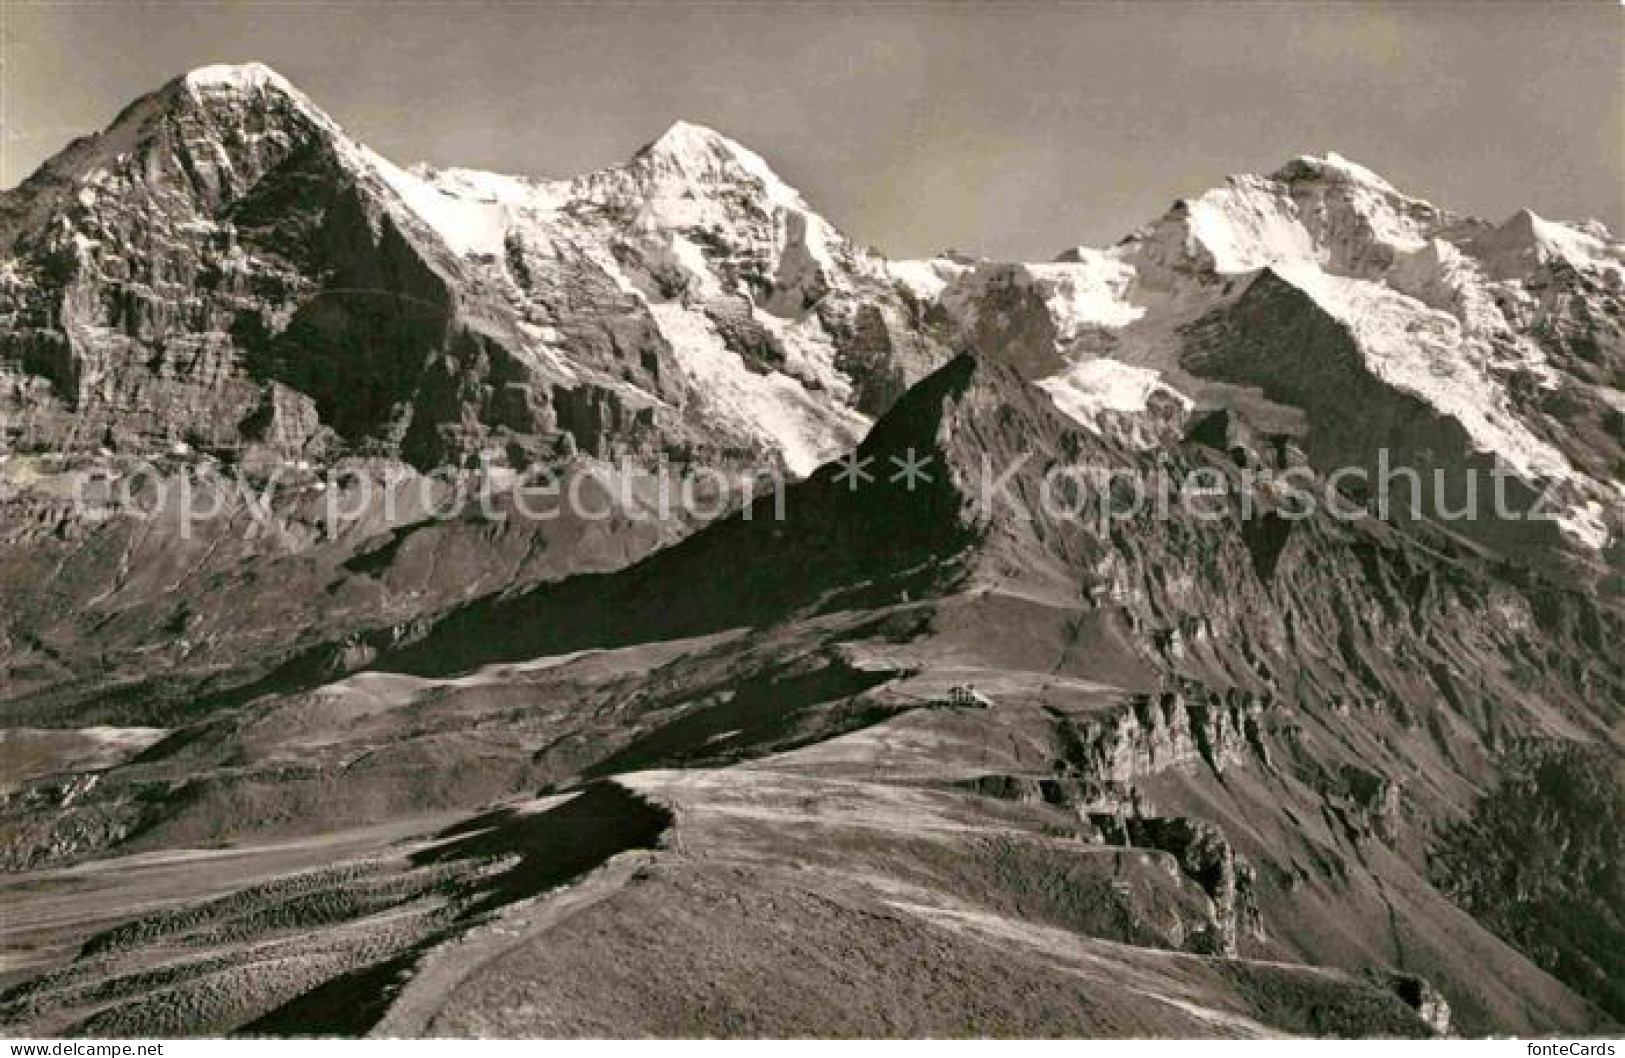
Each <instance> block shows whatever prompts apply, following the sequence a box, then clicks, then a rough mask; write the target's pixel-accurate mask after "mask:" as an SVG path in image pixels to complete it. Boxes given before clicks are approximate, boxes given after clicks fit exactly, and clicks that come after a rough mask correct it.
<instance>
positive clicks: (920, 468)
mask: <svg viewBox="0 0 1625 1058" xmlns="http://www.w3.org/2000/svg"><path fill="white" fill-rule="evenodd" d="M891 461H892V463H893V464H894V465H895V466H896V467H897V473H895V474H893V475H892V476H891V480H892V481H894V482H896V481H901V482H903V485H904V486H905V487H906V488H907V489H908V491H910V492H913V491H914V486H915V485H916V484H919V483H922V482H923V483H924V484H927V485H929V484H930V483H931V475H930V474H927V473H926V472H925V468H926V467H928V466H930V465H931V457H930V456H924V457H920V456H916V455H915V454H914V449H912V448H910V449H909V450H908V454H907V455H906V456H892V457H891Z"/></svg>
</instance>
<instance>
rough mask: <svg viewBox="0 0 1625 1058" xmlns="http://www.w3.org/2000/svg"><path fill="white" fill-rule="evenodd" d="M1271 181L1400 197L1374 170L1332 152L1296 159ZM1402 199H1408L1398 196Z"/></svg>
mask: <svg viewBox="0 0 1625 1058" xmlns="http://www.w3.org/2000/svg"><path fill="white" fill-rule="evenodd" d="M1271 178H1272V179H1275V180H1279V181H1281V182H1282V183H1293V182H1296V181H1305V180H1324V181H1327V182H1329V183H1355V184H1363V185H1365V186H1366V187H1370V188H1373V189H1375V190H1378V191H1384V192H1387V193H1388V194H1392V195H1401V194H1402V193H1401V192H1400V191H1399V190H1398V189H1397V188H1395V187H1394V185H1393V184H1391V183H1389V182H1388V180H1387V179H1386V178H1384V177H1383V176H1381V175H1380V174H1378V173H1377V172H1375V171H1374V170H1372V169H1369V168H1367V167H1366V166H1363V165H1361V164H1360V163H1359V162H1356V161H1354V160H1353V159H1351V158H1347V157H1345V156H1343V155H1341V154H1338V153H1337V152H1336V151H1327V152H1326V153H1325V155H1323V156H1318V157H1317V156H1316V155H1313V154H1305V155H1300V156H1299V157H1297V158H1294V159H1293V160H1292V161H1290V162H1288V163H1287V164H1286V165H1284V166H1282V167H1281V168H1280V169H1277V170H1276V171H1275V172H1274V173H1273V174H1271ZM1402 197H1408V196H1403V195H1402Z"/></svg>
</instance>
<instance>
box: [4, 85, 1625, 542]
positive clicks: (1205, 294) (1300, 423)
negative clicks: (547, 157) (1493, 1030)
mask: <svg viewBox="0 0 1625 1058" xmlns="http://www.w3.org/2000/svg"><path fill="white" fill-rule="evenodd" d="M0 254H3V255H4V260H3V261H0V313H3V314H4V317H5V318H6V319H7V320H8V321H10V326H9V327H8V328H7V330H6V332H5V334H4V336H3V338H0V342H3V345H0V373H3V375H4V381H5V387H4V390H3V392H0V410H4V411H7V412H10V413H12V414H11V415H8V419H14V418H18V417H20V416H21V414H22V413H23V412H25V411H26V413H27V415H28V417H29V419H30V422H31V423H32V427H31V428H32V429H33V430H34V431H35V435H34V443H39V444H53V445H57V446H64V447H69V448H73V447H75V446H78V447H98V446H100V447H107V446H109V445H111V446H112V447H119V446H122V447H123V448H125V449H127V450H142V449H143V448H157V447H162V448H163V449H164V450H168V449H169V448H171V447H172V446H173V445H174V444H175V443H176V442H177V441H181V440H187V441H188V443H191V444H194V445H196V446H197V447H200V448H203V449H209V448H211V447H212V448H232V449H237V450H247V451H251V452H258V453H261V454H264V455H266V456H267V457H268V458H292V457H297V458H300V459H314V460H317V461H320V460H325V459H332V458H337V457H338V456H340V455H342V454H344V453H346V452H356V451H371V452H384V453H387V454H391V455H394V456H398V457H399V458H402V459H405V460H407V461H409V462H412V463H414V464H416V465H418V466H420V467H428V466H433V465H438V464H442V463H447V462H464V461H467V460H469V459H476V458H477V459H483V460H490V459H498V460H501V461H506V462H512V463H519V464H528V463H531V462H535V461H538V460H540V461H547V460H555V459H561V458H577V457H578V456H583V455H584V456H587V457H594V458H607V457H612V456H615V455H617V454H630V455H634V456H636V457H639V458H672V457H675V458H680V459H689V460H707V461H716V460H722V461H724V462H732V463H737V464H759V463H761V462H763V461H768V462H776V463H778V464H780V465H783V466H786V467H788V468H789V469H791V470H792V471H795V472H797V473H802V474H804V473H807V472H809V471H810V470H811V469H813V468H814V467H815V466H817V465H818V464H819V463H820V462H822V461H825V460H827V459H830V458H833V457H834V456H836V455H838V454H839V453H841V452H842V451H844V450H846V449H847V448H849V447H850V446H851V445H853V444H854V443H855V442H856V441H857V440H858V439H859V438H860V437H861V436H862V434H863V433H864V431H865V430H866V429H867V427H868V425H869V423H870V422H871V421H872V420H873V418H874V416H876V415H878V414H879V413H881V412H883V411H884V410H885V409H886V408H887V407H889V406H890V404H891V403H892V401H894V400H895V399H896V398H897V397H898V396H899V395H900V394H901V393H902V392H903V391H904V390H906V389H907V388H908V386H909V385H910V384H912V383H913V382H914V381H916V380H917V379H919V378H921V377H923V376H924V375H925V374H926V373H928V372H929V371H930V370H931V369H933V368H934V367H936V366H937V365H939V364H941V363H943V362H945V361H946V359H947V358H948V357H949V356H950V355H952V353H953V352H955V351H958V350H961V349H970V350H973V351H975V352H977V353H978V354H979V355H982V356H984V357H990V358H994V359H998V360H1001V361H1003V362H1006V363H1010V364H1013V365H1015V366H1016V367H1018V368H1019V369H1020V370H1021V371H1022V372H1023V374H1025V375H1026V376H1027V377H1029V378H1032V379H1036V380H1039V381H1040V382H1041V384H1042V385H1043V386H1044V387H1045V388H1046V389H1047V390H1049V392H1050V393H1051V395H1052V397H1053V399H1054V400H1055V401H1056V403H1057V405H1058V406H1059V407H1061V408H1062V409H1063V410H1064V411H1066V412H1067V413H1068V414H1069V415H1071V416H1073V417H1074V418H1075V419H1077V420H1079V421H1081V422H1082V423H1083V424H1084V425H1085V426H1087V427H1089V428H1090V429H1094V430H1097V431H1098V430H1106V431H1112V432H1124V434H1125V436H1129V437H1132V438H1134V439H1135V440H1136V443H1141V444H1151V443H1157V441H1158V439H1159V438H1161V439H1166V438H1167V437H1169V436H1172V435H1177V432H1178V430H1179V429H1180V424H1181V423H1182V422H1184V421H1185V419H1186V418H1187V417H1188V416H1189V415H1190V414H1192V413H1193V412H1194V411H1196V410H1199V409H1202V408H1206V407H1212V406H1223V407H1228V408H1231V409H1233V410H1237V411H1241V412H1244V413H1245V412H1248V411H1251V412H1254V413H1257V412H1258V411H1259V410H1260V409H1262V411H1263V413H1264V416H1265V418H1267V419H1270V421H1272V422H1275V421H1286V420H1291V421H1293V422H1296V423H1297V425H1296V426H1295V427H1293V429H1294V431H1295V436H1296V437H1297V443H1299V444H1300V446H1301V447H1302V448H1303V449H1304V450H1305V451H1306V453H1307V455H1308V458H1309V459H1310V460H1311V462H1313V463H1314V464H1315V465H1316V466H1318V467H1320V468H1321V469H1323V470H1326V469H1331V468H1332V467H1333V466H1335V465H1344V464H1347V463H1349V462H1355V463H1363V462H1366V461H1368V460H1369V459H1370V458H1371V457H1372V454H1373V452H1374V451H1375V450H1377V449H1379V448H1380V449H1387V450H1388V451H1389V452H1390V453H1391V454H1393V455H1394V456H1395V457H1398V458H1400V459H1401V461H1402V460H1403V459H1410V460H1413V461H1419V462H1420V464H1421V465H1422V468H1423V469H1430V468H1435V467H1453V466H1463V465H1476V464H1477V463H1479V462H1484V461H1490V462H1491V463H1499V464H1501V465H1504V466H1506V467H1508V468H1510V469H1511V470H1512V471H1514V472H1515V473H1516V474H1517V475H1518V477H1519V478H1520V479H1521V480H1522V481H1524V482H1525V483H1527V485H1528V486H1529V487H1530V488H1531V489H1533V490H1540V491H1545V492H1549V493H1551V495H1552V508H1553V510H1554V512H1555V516H1556V518H1557V523H1558V525H1559V526H1560V528H1561V530H1562V532H1563V534H1564V536H1565V537H1566V538H1567V540H1568V541H1569V543H1570V544H1574V545H1579V546H1582V547H1583V548H1585V549H1588V550H1590V549H1597V548H1602V547H1604V546H1605V545H1606V544H1607V542H1608V541H1609V540H1610V539H1611V538H1612V537H1613V536H1614V535H1617V533H1618V532H1619V528H1620V524H1621V515H1620V512H1621V501H1622V497H1625V485H1622V484H1621V474H1622V468H1625V396H1622V394H1621V390H1620V386H1621V383H1622V380H1625V340H1622V333H1625V247H1622V245H1621V243H1620V242H1619V241H1618V240H1617V239H1615V238H1613V236H1611V235H1610V234H1609V233H1608V232H1607V231H1606V230H1605V229H1603V228H1602V227H1601V226H1600V225H1596V224H1594V223H1593V224H1586V225H1568V224H1561V223H1557V222H1554V221H1549V220H1546V219H1543V218H1541V217H1539V216H1536V215H1535V214H1533V213H1530V212H1528V211H1522V212H1519V213H1518V214H1516V215H1514V216H1513V217H1511V218H1510V219H1508V220H1507V221H1505V222H1504V223H1502V224H1499V225H1497V224H1493V223H1489V222H1486V221H1482V220H1477V219H1474V218H1470V217H1464V216H1460V215H1457V214H1454V213H1451V212H1449V211H1447V210H1444V209H1441V208H1439V207H1436V206H1434V205H1432V204H1430V203H1428V202H1426V201H1423V200H1421V199H1418V198H1413V197H1410V196H1408V195H1406V194H1405V193H1403V192H1401V191H1399V190H1397V189H1396V188H1395V187H1394V186H1392V185H1391V184H1390V183H1388V182H1387V181H1386V180H1384V179H1383V178H1382V177H1380V176H1378V175H1377V174H1375V173H1374V172H1372V171H1371V170H1369V169H1367V168H1365V167H1363V166H1361V165H1358V164H1356V163H1354V162H1352V161H1350V160H1348V159H1346V158H1343V157H1341V156H1340V155H1337V154H1335V153H1328V154H1327V155H1325V156H1324V157H1313V156H1306V157H1302V158H1298V159H1295V160H1293V161H1291V162H1289V163H1288V164H1286V165H1285V166H1283V167H1281V168H1280V169H1278V170H1276V171H1274V172H1273V173H1270V174H1268V175H1263V176H1257V175H1246V176H1236V177H1231V178H1230V179H1229V180H1228V181H1227V182H1226V183H1225V184H1224V185H1223V186H1220V187H1217V188H1214V189H1212V190H1208V191H1206V192H1203V193H1201V194H1198V195H1195V196H1193V197H1191V198H1188V199H1183V200H1181V201H1179V202H1177V203H1175V204H1174V206H1173V207H1172V208H1171V209H1170V210H1169V211H1168V212H1167V213H1166V214H1164V215H1163V216H1162V217H1160V218H1158V219H1156V220H1154V221H1153V222H1151V223H1150V224H1148V225H1146V226H1144V227H1142V228H1140V229H1138V230H1136V231H1134V232H1133V233H1132V234H1131V235H1129V236H1128V237H1127V238H1125V239H1124V240H1122V241H1121V242H1120V243H1118V244H1117V245H1115V246H1113V247H1110V248H1108V249H1091V248H1086V247H1079V248H1074V249H1070V250H1067V251H1065V252H1064V253H1062V254H1060V255H1059V256H1058V257H1057V259H1056V260H1054V261H1051V262H1045V263H1013V262H996V261H986V260H975V259H970V258H965V257H963V256H944V257H941V258H937V259H934V260H930V261H906V262H888V261H886V260H884V259H883V258H882V257H880V256H879V255H878V254H876V253H875V252H873V251H872V250H869V249H867V248H865V247H863V246H861V245H859V244H857V243H854V242H853V241H852V240H850V239H848V238H847V237H845V236H844V235H842V234H841V233H840V232H839V231H838V230H837V229H836V228H835V227H834V226H833V225H832V224H830V222H829V221H828V220H826V219H825V218H823V217H822V216H820V215H819V214H818V213H817V212H816V211H815V210H814V209H813V208H812V207H811V206H810V205H809V204H808V203H807V202H806V201H805V199H804V198H803V197H802V195H801V194H800V193H799V192H797V191H796V190H795V189H794V188H792V187H790V186H789V185H787V184H786V183H785V182H784V181H783V180H781V179H780V178H779V177H778V176H777V175H776V174H775V173H774V172H773V170H772V169H771V167H770V166H769V164H768V163H767V162H765V161H764V160H763V159H762V158H761V157H759V156H758V155H756V154H755V153H754V152H752V151H750V150H749V149H748V148H746V147H744V146H742V145H740V144H738V143H735V142H733V141H732V140H729V139H728V138H727V137H725V136H723V135H721V134H719V133H717V132H715V131H712V130H710V129H707V128H705V127H703V126H700V125H695V124H690V123H687V122H678V123H676V124H674V125H672V126H671V127H670V128H669V129H668V130H666V131H665V132H664V133H663V134H662V135H661V136H659V137H658V138H657V139H655V140H654V141H653V142H652V143H650V144H649V145H648V146H646V147H644V148H643V149H642V150H640V151H638V152H637V153H636V154H635V155H633V157H632V158H631V159H630V160H629V161H628V162H626V163H625V164H623V165H619V166H615V167H611V168H608V169H605V170H602V171H599V172H594V173H588V174H585V175H583V176H580V177H576V178H574V179H569V180H552V181H548V180H533V179H529V178H525V177H518V176H505V175H499V174H492V173H485V172H479V171H475V170H468V169H444V170H436V169H432V168H428V167H423V166H418V167H413V168H406V167H402V166H399V165H397V164H395V163H393V162H391V161H389V160H387V159H385V158H383V157H382V156H380V155H378V154H377V153H376V152H374V151H372V150H371V149H369V148H367V147H366V146H364V145H362V144H360V143H358V142H356V141H355V140H353V139H352V138H350V137H349V136H348V135H346V134H345V133H344V131H343V130H342V129H341V128H340V126H339V125H338V124H337V123H336V122H335V121H333V120H332V119H331V118H330V117H328V116H327V115H326V114H324V113H323V112H322V111H321V110H320V109H319V108H318V107H316V105H315V104H314V103H312V102H311V101H310V100H309V99H308V98H307V97H305V96H304V95H303V94H302V93H300V92H299V90H298V89H297V88H295V87H294V86H293V85H292V84H290V83H289V82H288V81H287V80H286V79H285V78H283V77H282V76H280V75H279V74H277V73H276V72H275V71H273V70H271V69H269V68H268V67H266V66H263V65H261V64H257V63H251V64H247V65H241V66H210V67H205V68H202V69H199V70H195V71H193V72H192V73H190V74H187V75H185V76H184V77H182V78H178V79H177V80H176V81H174V82H171V83H170V84H169V85H166V86H165V87H164V88H162V89H160V90H159V91H157V92H155V93H153V94H152V95H150V96H147V97H144V98H143V99H141V100H138V101H136V102H135V103H134V104H132V105H131V106H130V107H128V108H126V109H125V111H124V112H123V113H121V114H120V115H119V117H118V118H117V119H116V120H115V121H114V123H113V124H112V125H111V126H110V127H109V128H108V129H107V130H106V131H104V132H102V133H100V134H98V135H96V136H92V137H88V138H86V139H83V140H79V141H76V142H75V143H74V144H72V145H70V146H69V147H68V148H67V149H65V150H64V151H63V152H62V153H61V154H59V155H58V156H57V157H55V158H53V159H52V160H50V161H48V162H47V163H45V165H43V166H42V167H41V168H40V170H39V171H38V172H37V173H35V174H34V176H32V177H31V178H30V179H29V180H28V181H26V182H25V183H23V184H22V185H21V186H19V187H18V188H16V189H14V190H12V191H9V192H6V193H5V194H4V196H3V197H0ZM380 335H387V336H388V341H387V342H384V343H380V342H378V341H376V339H377V337H378V336H380ZM385 346H387V351H386V349H385V348H384V347H385ZM1351 386H1352V387H1355V388H1356V389H1357V390H1358V391H1359V392H1360V393H1361V394H1363V400H1364V408H1363V411H1364V412H1365V413H1366V414H1364V415H1357V414H1352V412H1351V409H1350V408H1349V406H1348V400H1347V396H1348V392H1349V387H1351ZM200 410H202V411H203V412H205V414H202V415H200V414H199V411H200ZM11 443H13V444H15V443H17V439H15V438H13V439H11Z"/></svg>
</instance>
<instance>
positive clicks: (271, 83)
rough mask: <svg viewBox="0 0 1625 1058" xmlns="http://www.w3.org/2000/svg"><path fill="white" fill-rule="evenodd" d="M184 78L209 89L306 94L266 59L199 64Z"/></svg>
mask: <svg viewBox="0 0 1625 1058" xmlns="http://www.w3.org/2000/svg"><path fill="white" fill-rule="evenodd" d="M182 80H184V81H185V83H186V85H187V87H188V88H194V89H202V90H205V91H208V90H217V89H224V90H228V91H238V92H247V91H255V90H263V89H266V88H273V89H275V90H277V91H279V92H283V93H286V94H288V95H292V96H299V97H301V98H303V97H304V93H302V92H300V91H299V89H297V88H295V87H294V86H293V82H291V81H289V80H288V79H287V78H286V77H283V76H282V75H281V74H279V73H277V72H276V71H275V70H273V69H271V68H270V67H269V66H267V65H265V64H264V63H262V62H245V63H217V64H214V65H212V66H199V67H198V68H197V69H195V70H192V71H191V72H190V73H188V74H186V75H185V77H184V78H182Z"/></svg>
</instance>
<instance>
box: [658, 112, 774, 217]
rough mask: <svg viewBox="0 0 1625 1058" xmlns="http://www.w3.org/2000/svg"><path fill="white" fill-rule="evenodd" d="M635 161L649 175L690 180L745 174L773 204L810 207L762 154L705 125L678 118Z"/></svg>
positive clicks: (724, 180)
mask: <svg viewBox="0 0 1625 1058" xmlns="http://www.w3.org/2000/svg"><path fill="white" fill-rule="evenodd" d="M631 164H632V166H633V167H634V168H638V169H640V170H642V171H643V172H645V173H646V174H648V175H651V176H655V177H657V178H663V179H670V178H676V179H677V180H679V181H681V182H684V183H688V184H715V183H729V184H732V183H737V182H738V181H739V179H740V178H741V177H745V178H748V179H749V180H751V181H753V182H754V183H756V184H757V185H759V189H760V191H761V192H762V193H763V194H764V195H765V196H766V198H767V200H768V201H769V202H770V203H771V204H772V205H775V206H796V207H799V208H803V209H804V208H806V203H805V202H804V201H803V200H802V198H801V195H800V193H799V192H797V191H796V190H795V189H794V188H792V187H790V186H789V185H788V184H786V183H785V182H784V181H783V180H782V179H780V178H779V175H778V174H777V173H775V172H774V171H773V170H772V168H771V167H770V166H769V165H768V164H767V162H766V161H764V160H763V159H762V157H761V155H759V154H757V153H756V152H755V151H752V150H751V149H750V148H748V147H745V146H743V145H741V144H739V143H737V142H735V141H734V140H731V139H729V138H728V137H726V136H724V135H723V134H722V133H720V132H717V131H716V130H715V129H710V128H707V127H706V126H704V125H696V124H694V123H692V122H688V121H677V122H674V123H673V124H672V126H671V127H670V128H669V129H667V130H666V131H665V132H664V133H663V134H662V135H661V136H660V138H659V139H657V140H655V141H654V142H653V143H651V144H649V145H648V146H647V147H645V148H643V150H641V151H639V152H638V153H637V155H636V157H634V158H633V160H632V163H631Z"/></svg>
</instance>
